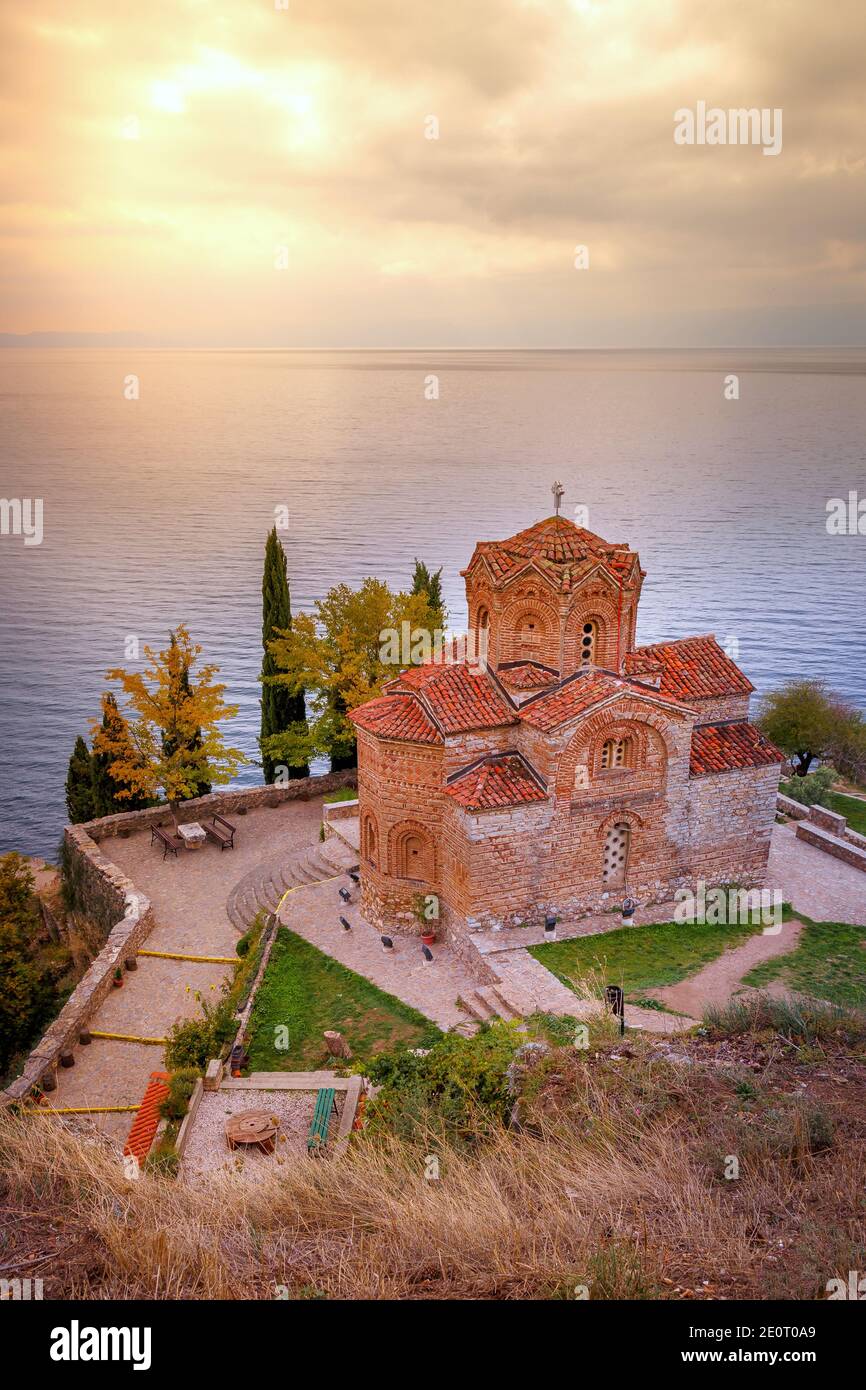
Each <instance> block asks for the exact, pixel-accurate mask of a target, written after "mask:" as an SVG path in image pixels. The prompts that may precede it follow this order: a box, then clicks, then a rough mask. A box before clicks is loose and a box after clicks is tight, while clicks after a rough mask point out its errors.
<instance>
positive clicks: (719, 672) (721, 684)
mask: <svg viewBox="0 0 866 1390" xmlns="http://www.w3.org/2000/svg"><path fill="white" fill-rule="evenodd" d="M630 657H631V661H634V660H635V659H638V661H639V662H641V661H642V662H644V663H645V661H646V659H647V658H655V659H656V660H657V661H660V662H661V664H662V673H661V684H660V686H659V694H660V695H668V696H670V697H671V699H674V700H685V701H686V702H688V701H689V700H706V699H711V698H712V697H713V696H717V695H737V694H749V693H750V692H751V691H752V690H754V688H755V687H754V686H753V685H752V682H751V681H750V680H749V679H748V678H747V677H746V676H744V675H743V673H742V671H741V670H740V668H739V666H737V665H735V663H734V662H733V661H732V660H731V658H730V657H729V656H726V655H725V653H724V652H723V651H722V648H721V647H720V646H719V644H718V642H717V641H716V639H715V637H713V635H712V634H711V633H710V634H709V635H708V636H706V637H684V638H682V639H681V640H680V641H678V642H657V643H656V644H655V645H654V646H651V647H638V648H637V649H636V650H635V651H634V652H633V653H630ZM629 668H630V669H631V670H632V671H633V672H634V674H637V670H638V667H636V666H634V665H631V663H630V660H629V657H627V658H626V669H627V670H628V669H629Z"/></svg>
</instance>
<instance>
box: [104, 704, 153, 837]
mask: <svg viewBox="0 0 866 1390" xmlns="http://www.w3.org/2000/svg"><path fill="white" fill-rule="evenodd" d="M102 727H103V729H105V730H106V732H108V731H109V730H110V731H111V732H112V734H114V735H115V737H116V736H117V735H119V736H120V737H123V736H124V734H125V742H127V743H129V742H130V739H129V731H128V729H127V724H126V720H125V719H124V717H123V715H122V714H121V712H120V710H119V709H118V707H117V701H116V700H115V698H114V696H113V695H112V694H110V693H109V692H108V691H106V693H105V694H104V695H103V697H102ZM113 761H114V758H113V757H111V756H109V754H107V753H93V754H92V755H91V758H90V783H91V795H92V798H93V816H94V818H97V817H99V816H114V815H116V814H117V813H118V812H119V811H140V810H141V809H142V808H143V807H144V806H149V805H151V802H150V801H149V800H148V798H147V797H146V796H143V795H142V794H141V793H140V792H134V793H133V795H132V796H124V797H119V796H118V792H119V791H120V789H121V788H122V787H123V783H122V782H117V781H115V779H114V778H113V777H112V775H111V773H110V772H109V766H110V764H111V763H112V762H113Z"/></svg>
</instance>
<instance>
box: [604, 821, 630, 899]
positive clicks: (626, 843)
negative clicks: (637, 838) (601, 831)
mask: <svg viewBox="0 0 866 1390" xmlns="http://www.w3.org/2000/svg"><path fill="white" fill-rule="evenodd" d="M630 844H631V827H630V826H629V825H628V822H627V821H617V823H616V824H615V825H612V826H611V827H610V829H609V830H608V832H607V835H606V836H605V839H604V860H603V864H602V871H601V877H602V880H603V882H604V883H609V884H611V885H612V886H613V887H617V886H621V885H623V884H624V883H625V875H626V869H627V868H628V852H629V847H630Z"/></svg>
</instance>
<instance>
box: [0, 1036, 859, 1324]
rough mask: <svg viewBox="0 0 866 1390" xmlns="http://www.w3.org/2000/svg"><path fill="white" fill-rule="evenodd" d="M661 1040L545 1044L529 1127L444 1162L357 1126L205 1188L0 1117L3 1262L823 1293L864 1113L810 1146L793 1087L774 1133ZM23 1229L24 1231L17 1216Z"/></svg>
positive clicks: (472, 1288)
mask: <svg viewBox="0 0 866 1390" xmlns="http://www.w3.org/2000/svg"><path fill="white" fill-rule="evenodd" d="M652 1047H653V1045H652V1044H644V1043H643V1042H641V1043H640V1044H636V1045H631V1044H630V1046H629V1048H628V1049H626V1055H625V1056H623V1055H622V1053H620V1054H616V1053H614V1048H613V1046H611V1048H610V1049H609V1050H608V1052H607V1053H604V1052H601V1053H598V1054H595V1057H594V1059H593V1058H588V1057H585V1056H584V1057H578V1056H577V1055H575V1054H574V1052H573V1051H569V1050H567V1049H563V1050H562V1051H560V1052H556V1053H554V1054H552V1056H551V1058H549V1059H548V1064H546V1066H545V1069H544V1070H545V1072H546V1075H540V1076H539V1079H538V1082H537V1083H536V1084H535V1086H534V1093H533V1088H532V1087H530V1088H529V1090H528V1093H527V1101H526V1107H525V1114H524V1119H525V1121H526V1128H525V1129H524V1130H523V1131H522V1132H517V1133H515V1132H513V1131H510V1132H505V1131H503V1132H501V1133H497V1134H494V1136H493V1137H492V1138H491V1139H490V1140H489V1141H488V1142H487V1143H486V1144H485V1145H484V1146H483V1147H482V1148H481V1149H480V1150H479V1151H478V1152H477V1153H475V1154H471V1153H470V1154H467V1153H463V1152H461V1153H457V1152H448V1151H446V1152H441V1151H440V1152H439V1153H438V1158H439V1163H440V1177H439V1179H438V1180H428V1179H426V1178H425V1176H424V1167H425V1164H424V1158H425V1156H424V1153H423V1149H419V1148H418V1147H417V1146H412V1145H408V1144H405V1143H397V1142H394V1141H387V1140H386V1141H382V1140H379V1141H378V1142H376V1143H374V1142H372V1141H371V1140H369V1139H365V1138H360V1139H359V1140H357V1141H356V1142H354V1145H353V1147H352V1148H351V1150H350V1151H349V1152H348V1153H347V1154H346V1155H345V1156H343V1157H341V1158H337V1157H332V1158H330V1159H320V1160H317V1161H313V1160H310V1159H307V1158H306V1157H304V1158H300V1159H298V1160H295V1161H286V1162H285V1163H284V1164H283V1165H282V1166H281V1167H279V1168H275V1170H274V1171H273V1173H271V1174H268V1175H266V1177H265V1179H264V1180H263V1181H262V1182H261V1185H260V1186H258V1187H255V1188H250V1187H248V1186H245V1185H244V1184H243V1183H242V1182H239V1181H238V1180H236V1179H234V1178H233V1177H232V1176H230V1175H228V1176H226V1177H225V1178H220V1179H219V1180H218V1181H215V1182H214V1183H213V1185H212V1186H210V1187H209V1188H208V1189H206V1190H203V1191H202V1190H196V1189H193V1188H190V1187H187V1186H185V1185H184V1184H182V1183H180V1182H173V1181H171V1180H167V1179H165V1178H160V1177H152V1176H147V1175H145V1176H142V1177H141V1178H140V1179H139V1180H137V1181H135V1182H130V1181H128V1180H127V1179H126V1178H125V1177H124V1174H123V1169H122V1167H121V1165H120V1162H119V1160H118V1158H117V1156H116V1154H115V1153H113V1152H112V1151H111V1150H110V1149H109V1148H108V1147H107V1146H106V1145H105V1144H104V1143H103V1142H102V1141H101V1140H100V1139H98V1138H96V1137H94V1136H88V1135H86V1134H83V1133H81V1132H80V1131H79V1132H75V1131H73V1130H72V1129H71V1128H69V1127H67V1126H64V1127H61V1125H60V1123H58V1122H56V1121H53V1120H48V1119H47V1118H36V1119H32V1118H31V1119H23V1118H19V1119H15V1118H13V1117H11V1116H8V1115H7V1116H4V1117H0V1193H2V1195H3V1207H4V1211H5V1215H3V1216H0V1263H3V1264H4V1266H5V1267H6V1270H7V1275H6V1277H11V1275H13V1274H19V1275H21V1276H22V1277H23V1276H24V1275H26V1274H38V1275H40V1276H41V1277H42V1278H43V1279H44V1280H45V1284H46V1295H47V1296H53V1297H67V1298H68V1297H82V1298H87V1297H91V1298H94V1297H96V1298H107V1297H116V1298H170V1299H190V1298H193V1299H195V1298H202V1299H212V1298H227V1297H233V1298H238V1297H240V1298H264V1299H269V1298H274V1297H277V1296H279V1295H278V1286H281V1285H283V1286H286V1287H287V1288H288V1290H289V1296H290V1297H315V1296H320V1297H327V1298H334V1299H398V1298H399V1299H407V1298H424V1299H437V1298H449V1297H450V1298H457V1297H459V1298H463V1299H485V1298H494V1299H521V1298H522V1299H525V1298H546V1297H569V1296H573V1291H574V1288H575V1287H576V1286H577V1285H580V1284H585V1285H587V1286H588V1287H589V1290H590V1296H591V1297H596V1298H598V1297H626V1298H635V1297H637V1298H640V1297H648V1298H659V1297H669V1296H674V1297H680V1296H706V1297H715V1296H720V1295H723V1296H725V1297H737V1296H739V1297H767V1298H769V1297H787V1298H814V1297H816V1296H820V1294H821V1292H822V1290H823V1288H824V1286H825V1284H826V1281H827V1279H829V1278H831V1277H833V1276H834V1275H837V1274H838V1275H841V1276H842V1277H847V1271H848V1269H849V1268H859V1267H862V1258H863V1253H862V1252H863V1242H864V1230H863V1200H862V1194H863V1191H864V1188H866V1153H864V1148H863V1145H862V1124H861V1123H860V1122H859V1120H858V1119H856V1117H853V1118H852V1117H851V1116H850V1115H847V1116H846V1117H845V1118H844V1121H843V1123H841V1124H840V1125H837V1128H836V1134H835V1137H834V1139H833V1141H832V1145H831V1147H830V1148H822V1147H820V1146H816V1145H814V1144H813V1143H812V1142H811V1139H810V1135H811V1134H812V1128H811V1126H810V1123H806V1122H802V1123H801V1119H800V1118H798V1116H801V1110H800V1109H798V1106H799V1102H798V1101H797V1100H796V1098H795V1097H794V1096H793V1094H792V1095H788V1096H785V1095H782V1094H781V1092H780V1095H781V1100H782V1101H783V1102H784V1105H789V1107H791V1106H792V1107H793V1109H791V1108H789V1109H787V1110H786V1109H784V1105H783V1109H782V1111H781V1112H780V1111H779V1109H778V1106H776V1108H773V1106H775V1102H776V1100H777V1099H778V1097H773V1098H771V1099H772V1100H773V1105H771V1107H770V1113H771V1115H772V1117H773V1124H771V1125H769V1126H768V1127H767V1128H766V1133H765V1131H764V1129H762V1127H761V1123H759V1121H760V1119H761V1112H760V1111H759V1110H758V1109H755V1108H754V1107H753V1108H752V1110H751V1111H749V1108H748V1106H747V1107H746V1108H745V1109H740V1110H738V1109H737V1107H738V1106H741V1105H742V1102H741V1101H739V1100H738V1099H737V1095H738V1092H737V1087H736V1081H735V1079H730V1078H729V1079H722V1073H721V1069H720V1068H719V1067H718V1066H715V1067H714V1068H712V1069H707V1068H706V1067H705V1066H703V1065H697V1064H694V1065H681V1064H677V1063H676V1062H675V1061H671V1060H666V1059H665V1057H664V1055H663V1054H660V1053H659V1052H658V1051H655V1052H653V1050H652ZM611 1053H613V1054H614V1055H611ZM822 1066H823V1067H824V1068H825V1070H824V1072H823V1073H822V1074H824V1075H827V1071H826V1068H827V1067H830V1069H831V1070H832V1066H833V1063H832V1061H829V1062H828V1061H827V1060H826V1059H825V1060H824V1061H823V1062H822ZM853 1080H854V1078H853V1076H851V1075H850V1073H849V1076H848V1081H849V1082H850V1081H853ZM761 1081H762V1084H763V1083H764V1082H765V1081H766V1078H765V1077H762V1078H761ZM860 1082H861V1084H860V1085H859V1086H858V1087H857V1088H856V1094H857V1096H859V1097H860V1098H861V1099H860V1101H859V1103H860V1104H861V1105H862V1104H863V1101H862V1095H863V1089H862V1077H861V1078H860ZM795 1089H796V1088H795ZM843 1089H844V1088H843ZM854 1090H855V1088H854V1087H852V1086H850V1085H849V1087H848V1091H846V1092H845V1094H846V1096H847V1095H848V1094H850V1093H851V1092H853V1091H854ZM780 1113H781V1114H782V1115H783V1117H787V1119H786V1120H785V1125H784V1126H783V1128H784V1129H785V1133H786V1134H787V1135H788V1136H789V1137H788V1139H787V1140H786V1142H785V1143H784V1144H782V1145H781V1147H780V1146H779V1144H778V1143H777V1142H776V1139H777V1137H778V1130H779V1114H780ZM756 1117H757V1120H756ZM753 1122H754V1123H753ZM773 1126H775V1128H774V1127H773ZM746 1139H748V1143H747V1142H745V1141H746ZM732 1143H733V1144H735V1145H738V1147H737V1148H736V1149H732V1148H730V1147H729V1146H730V1145H731V1144H732ZM730 1152H740V1153H741V1155H742V1159H741V1176H740V1178H739V1180H737V1181H734V1182H728V1181H725V1180H724V1178H723V1177H722V1176H721V1172H720V1169H721V1166H722V1163H723V1160H724V1157H725V1155H726V1154H727V1153H730ZM4 1221H5V1222H6V1226H5V1227H3V1222H4ZM25 1228H26V1229H27V1230H28V1231H29V1237H28V1240H29V1245H25V1244H24V1243H23V1236H22V1237H21V1238H20V1240H21V1243H20V1244H19V1245H18V1246H16V1244H15V1239H13V1237H12V1236H10V1234H9V1233H10V1232H12V1233H13V1234H14V1233H15V1232H21V1231H23V1230H24V1229H25ZM4 1230H5V1231H6V1236H5V1241H4V1237H3V1231H4ZM10 1242H11V1244H10ZM858 1249H859V1251H860V1256H859V1262H858V1259H857V1251H858ZM10 1250H11V1259H10ZM16 1250H17V1255H16ZM37 1257H38V1259H37ZM16 1260H17V1263H16ZM852 1261H853V1262H852ZM10 1271H11V1272H10Z"/></svg>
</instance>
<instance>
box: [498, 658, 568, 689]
mask: <svg viewBox="0 0 866 1390" xmlns="http://www.w3.org/2000/svg"><path fill="white" fill-rule="evenodd" d="M496 674H497V676H498V677H499V679H500V681H501V682H502V684H503V685H504V686H505V688H506V690H539V689H541V688H542V687H543V686H545V685H552V684H553V682H554V681H557V680H558V679H559V676H558V674H557V673H556V672H554V671H550V670H548V668H547V667H546V666H541V665H539V663H538V662H537V661H518V662H514V663H513V664H512V665H509V666H500V667H499V670H498V671H497V672H496Z"/></svg>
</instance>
